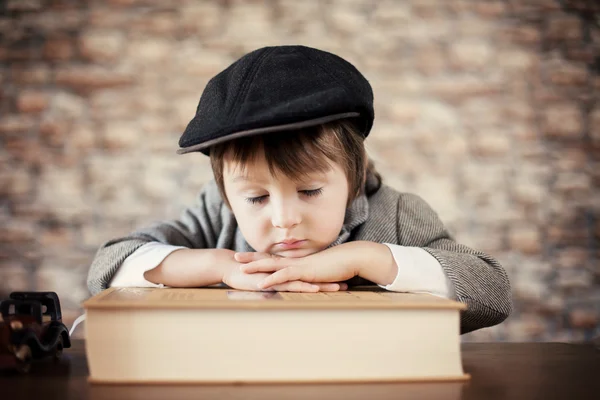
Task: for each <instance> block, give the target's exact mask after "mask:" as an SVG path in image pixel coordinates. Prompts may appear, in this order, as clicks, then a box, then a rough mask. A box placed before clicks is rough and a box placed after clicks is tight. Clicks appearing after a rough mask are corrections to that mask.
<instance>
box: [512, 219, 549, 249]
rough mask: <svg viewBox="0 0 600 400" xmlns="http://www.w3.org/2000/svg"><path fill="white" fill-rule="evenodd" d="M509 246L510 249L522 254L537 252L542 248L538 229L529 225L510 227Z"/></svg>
mask: <svg viewBox="0 0 600 400" xmlns="http://www.w3.org/2000/svg"><path fill="white" fill-rule="evenodd" d="M509 246H510V249H513V250H517V251H520V252H522V253H523V254H539V253H540V251H541V249H542V246H541V240H540V233H539V230H538V229H537V227H535V226H530V225H524V226H514V227H512V228H511V229H510V233H509Z"/></svg>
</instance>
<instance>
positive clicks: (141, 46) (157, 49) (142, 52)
mask: <svg viewBox="0 0 600 400" xmlns="http://www.w3.org/2000/svg"><path fill="white" fill-rule="evenodd" d="M128 47H129V48H128V51H127V52H128V55H129V57H130V59H132V60H133V62H134V63H136V64H141V65H144V66H146V65H149V64H151V65H154V66H157V65H158V64H159V63H161V62H164V61H165V60H167V59H168V58H169V56H170V48H171V44H170V42H169V41H167V40H165V39H156V38H140V39H135V40H132V41H130V42H129V46H128Z"/></svg>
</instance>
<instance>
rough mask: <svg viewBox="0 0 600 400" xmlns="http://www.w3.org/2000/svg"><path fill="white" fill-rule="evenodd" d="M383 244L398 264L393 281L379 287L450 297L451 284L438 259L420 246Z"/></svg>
mask: <svg viewBox="0 0 600 400" xmlns="http://www.w3.org/2000/svg"><path fill="white" fill-rule="evenodd" d="M383 244H385V245H386V246H387V247H388V248H389V249H390V251H391V252H392V256H393V257H394V261H396V265H397V266H398V275H396V279H394V282H392V283H390V284H389V285H379V286H380V287H382V288H384V289H386V290H389V291H393V292H410V293H429V294H432V295H435V296H440V297H445V298H452V296H453V286H452V283H451V282H450V280H449V279H448V278H447V277H446V274H444V270H443V269H442V265H441V264H440V263H439V261H438V260H437V259H436V258H435V257H434V256H432V255H431V254H429V253H428V252H427V251H425V250H423V249H422V248H420V247H408V246H400V245H398V244H389V243H383Z"/></svg>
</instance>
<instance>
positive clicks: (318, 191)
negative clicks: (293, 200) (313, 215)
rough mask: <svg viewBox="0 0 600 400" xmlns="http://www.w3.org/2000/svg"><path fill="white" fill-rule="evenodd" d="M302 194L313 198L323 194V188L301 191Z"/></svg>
mask: <svg viewBox="0 0 600 400" xmlns="http://www.w3.org/2000/svg"><path fill="white" fill-rule="evenodd" d="M300 193H302V194H304V195H306V196H309V197H312V196H318V195H320V194H321V193H323V188H319V189H312V190H301V191H300Z"/></svg>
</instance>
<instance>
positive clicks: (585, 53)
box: [565, 45, 597, 64]
mask: <svg viewBox="0 0 600 400" xmlns="http://www.w3.org/2000/svg"><path fill="white" fill-rule="evenodd" d="M596 52H597V50H596V49H594V47H592V46H591V45H588V47H583V48H580V47H575V46H569V47H567V49H566V50H565V53H566V58H567V60H571V61H579V62H582V63H585V64H592V63H593V62H594V60H595V59H596Z"/></svg>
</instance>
